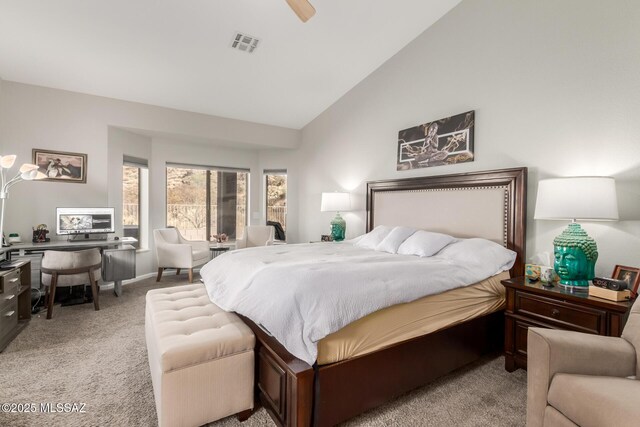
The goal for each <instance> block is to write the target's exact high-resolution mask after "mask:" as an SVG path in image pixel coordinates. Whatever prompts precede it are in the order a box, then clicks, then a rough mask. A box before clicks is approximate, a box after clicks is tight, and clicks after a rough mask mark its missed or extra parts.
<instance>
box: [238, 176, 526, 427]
mask: <svg viewBox="0 0 640 427" xmlns="http://www.w3.org/2000/svg"><path fill="white" fill-rule="evenodd" d="M526 179H527V170H526V168H516V169H503V170H496V171H487V172H473V173H466V174H455V175H443V176H435V177H421V178H410V179H402V180H389V181H375V182H369V183H368V184H367V231H370V230H372V229H373V228H375V227H376V226H377V225H381V224H393V225H405V226H411V227H415V228H420V229H428V230H432V231H437V232H442V233H447V234H451V235H454V236H456V237H463V238H464V237H482V238H485V239H488V240H493V241H495V242H498V243H501V244H503V245H504V246H506V247H507V248H509V249H511V250H513V251H515V252H516V254H517V256H516V260H515V263H514V265H513V268H512V269H511V271H510V274H511V275H512V276H516V275H522V273H523V269H524V263H523V260H524V258H525V253H524V247H525V212H526ZM497 283H499V278H498V279H494V281H493V283H492V285H491V286H492V287H493V289H497V288H500V285H499V284H498V285H497ZM479 286H480V285H479ZM482 286H486V285H482ZM480 289H484V288H480ZM456 291H457V290H456ZM477 292H484V291H483V290H480V291H477ZM445 297H446V296H445ZM445 299H446V298H445ZM452 299H454V298H449V301H448V302H449V303H451V300H452ZM491 304H493V305H492V307H491V308H488V309H486V310H484V311H482V312H479V313H476V314H475V315H473V316H469V315H467V314H463V315H461V317H460V318H458V319H457V320H456V321H454V322H453V323H449V324H448V326H445V327H441V328H436V330H432V331H430V330H429V332H427V333H424V334H421V335H418V336H415V333H409V335H402V334H399V335H398V336H399V337H400V341H398V340H396V342H391V343H389V342H384V341H380V342H378V343H377V345H376V344H375V343H374V345H372V346H371V345H370V344H371V343H370V342H369V343H367V345H369V348H365V349H364V350H363V349H356V351H351V350H350V351H351V352H350V353H349V352H347V353H348V354H346V356H345V355H344V354H343V355H342V356H329V357H327V358H324V356H323V353H322V352H323V350H322V349H323V346H325V347H327V346H328V347H331V344H327V342H329V341H330V340H329V338H335V337H332V336H330V337H327V339H326V340H323V341H324V343H323V342H321V343H320V345H319V346H318V348H319V356H318V363H314V364H313V365H310V364H309V363H306V362H304V361H303V360H301V359H299V358H296V357H294V356H293V355H292V354H291V353H289V352H288V351H287V350H286V349H285V348H284V346H283V345H282V344H280V342H278V341H277V340H276V339H275V338H273V337H272V336H270V334H268V333H267V332H265V330H263V328H261V327H260V326H259V325H257V324H255V323H254V322H252V321H251V320H250V319H248V318H246V317H243V316H241V317H243V320H244V321H245V322H246V323H247V325H249V327H250V328H251V329H252V330H253V332H254V333H255V335H256V355H257V357H256V393H257V395H258V396H259V399H260V401H261V402H262V405H263V406H264V407H265V408H266V410H267V411H268V412H269V414H270V415H271V417H272V418H273V420H274V421H275V422H276V423H277V424H278V425H282V426H310V425H313V426H329V425H335V424H337V423H339V422H341V421H345V420H347V419H349V418H352V417H353V416H355V415H357V414H360V413H362V412H364V411H366V410H368V409H371V408H373V407H376V406H379V405H380V404H382V403H384V402H386V401H388V400H390V399H393V398H394V397H396V396H399V395H400V394H402V393H405V392H407V391H409V390H411V389H413V388H416V387H419V386H421V385H424V384H426V383H428V382H429V381H432V380H434V379H436V378H438V377H440V376H442V375H445V374H447V373H449V372H451V371H453V370H455V369H457V368H459V367H462V366H464V365H466V364H468V363H470V362H473V361H474V360H477V359H478V358H480V357H481V356H482V355H484V354H487V353H490V352H494V351H497V350H499V349H500V348H501V347H502V343H503V334H504V329H503V312H502V305H501V304H499V306H496V305H495V302H491ZM393 309H394V308H393V307H390V310H393ZM374 314H376V315H377V314H378V313H374ZM391 318H392V317H388V318H387V319H386V320H385V319H384V318H383V320H382V321H380V320H379V322H382V323H380V324H383V323H387V322H388V320H389V319H391ZM354 323H355V322H354ZM356 326H357V325H356ZM350 327H352V325H348V326H347V327H345V328H344V330H347V329H348V328H350ZM352 329H353V327H352ZM355 329H356V330H357V327H355ZM344 330H341V331H338V332H337V333H336V334H332V335H338V336H339V335H340V333H343V331H344ZM425 330H428V329H425ZM347 335H348V334H347ZM374 341H375V340H374ZM340 345H341V344H340V341H339V339H338V341H335V342H334V343H333V347H335V348H338V349H340ZM365 347H366V346H365ZM340 351H341V350H338V353H340ZM342 353H345V351H344V350H343V351H342ZM332 357H333V359H332ZM334 360H338V361H334Z"/></svg>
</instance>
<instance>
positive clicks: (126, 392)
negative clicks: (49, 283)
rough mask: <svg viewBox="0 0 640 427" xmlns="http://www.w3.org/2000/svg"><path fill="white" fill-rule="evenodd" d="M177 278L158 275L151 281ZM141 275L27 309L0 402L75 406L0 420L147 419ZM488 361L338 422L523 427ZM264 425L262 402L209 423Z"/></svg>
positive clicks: (519, 400) (8, 358) (150, 417)
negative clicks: (246, 414) (77, 407)
mask: <svg viewBox="0 0 640 427" xmlns="http://www.w3.org/2000/svg"><path fill="white" fill-rule="evenodd" d="M178 284H186V277H185V275H182V276H179V277H176V276H172V275H168V276H167V277H166V279H165V278H163V280H162V283H161V285H160V286H175V285H178ZM155 287H157V284H156V283H155V281H154V280H153V279H147V280H144V281H140V282H137V283H134V284H131V285H127V286H125V287H124V295H123V296H122V297H120V298H116V297H115V296H114V295H113V293H112V292H111V291H108V290H106V289H105V290H103V291H102V292H101V294H100V308H101V310H100V311H98V312H96V311H94V310H93V305H91V304H83V305H76V306H71V307H60V306H55V307H54V313H53V319H52V320H48V321H47V320H45V312H44V311H43V312H41V313H40V314H39V315H36V316H34V318H33V319H32V321H31V323H30V324H29V326H27V328H25V330H24V331H23V332H22V333H21V334H20V335H19V336H18V337H17V338H16V339H15V340H14V341H13V342H12V343H11V344H10V345H9V347H7V349H6V350H5V351H4V352H3V353H0V403H5V402H14V403H35V404H37V407H38V409H39V407H40V403H47V402H49V403H54V404H55V403H78V404H85V407H84V411H85V412H84V413H35V414H16V413H0V426H12V427H14V426H15V427H19V426H65V427H73V426H154V425H157V419H156V414H155V406H154V402H153V391H152V388H151V378H150V375H149V367H148V365H147V354H146V348H145V342H144V295H145V293H146V291H148V290H149V289H152V288H155ZM503 366H504V359H503V358H502V357H498V358H488V359H485V360H483V361H481V362H478V363H475V364H473V365H471V366H469V367H467V368H464V369H462V370H459V371H457V372H455V373H453V374H451V375H449V376H447V377H444V378H442V379H440V380H438V381H436V382H434V383H432V384H430V385H428V386H426V387H423V388H421V389H419V390H416V391H413V392H411V393H409V394H407V395H405V396H402V397H401V398H399V399H397V400H395V401H393V402H390V403H388V404H386V405H384V406H382V407H380V408H377V409H375V410H373V411H370V412H367V413H365V414H363V415H361V416H359V417H357V418H355V419H353V420H351V421H349V422H348V423H346V425H348V426H405V425H406V426H519V425H520V426H521V425H524V424H525V410H526V373H525V372H524V371H517V372H514V373H512V374H509V373H507V372H506V371H505V370H504V367H503ZM232 425H242V426H244V427H254V426H271V425H273V423H272V421H271V419H270V418H269V416H268V415H267V413H266V412H265V410H264V409H259V410H258V411H257V412H256V413H255V414H253V415H252V417H251V418H250V419H249V420H248V421H246V422H245V423H242V424H240V423H239V422H238V421H237V420H236V418H234V417H229V418H227V419H224V420H221V421H219V422H217V423H213V424H212V426H216V427H217V426H232Z"/></svg>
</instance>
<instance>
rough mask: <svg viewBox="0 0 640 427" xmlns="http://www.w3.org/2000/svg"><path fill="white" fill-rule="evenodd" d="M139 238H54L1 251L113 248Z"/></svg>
mask: <svg viewBox="0 0 640 427" xmlns="http://www.w3.org/2000/svg"><path fill="white" fill-rule="evenodd" d="M136 242H137V240H136V239H134V238H133V237H123V238H121V239H119V240H115V239H107V240H74V241H69V240H52V241H51V242H44V243H14V244H13V245H11V246H7V247H4V248H2V249H0V253H5V252H6V253H8V254H9V256H11V255H12V254H13V253H14V252H18V255H26V254H27V253H34V252H43V251H50V250H61V251H68V250H75V249H89V248H100V249H105V248H113V247H118V246H121V245H132V244H134V243H136Z"/></svg>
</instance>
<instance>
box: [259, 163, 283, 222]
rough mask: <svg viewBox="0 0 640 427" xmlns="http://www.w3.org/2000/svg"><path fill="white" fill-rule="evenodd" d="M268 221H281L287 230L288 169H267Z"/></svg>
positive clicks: (265, 174) (265, 173)
mask: <svg viewBox="0 0 640 427" xmlns="http://www.w3.org/2000/svg"><path fill="white" fill-rule="evenodd" d="M264 176H265V184H266V185H265V188H266V197H265V199H266V201H267V221H273V222H279V223H280V224H281V225H282V229H283V230H285V231H286V230H287V171H286V170H285V171H280V170H278V171H265V172H264Z"/></svg>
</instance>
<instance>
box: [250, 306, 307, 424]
mask: <svg viewBox="0 0 640 427" xmlns="http://www.w3.org/2000/svg"><path fill="white" fill-rule="evenodd" d="M240 317H241V318H242V320H243V321H244V322H245V323H246V324H247V325H248V326H249V327H250V328H251V330H252V331H253V333H254V334H255V335H256V348H255V354H256V370H255V372H256V390H255V392H256V397H257V398H258V399H260V402H261V403H262V406H264V408H265V409H266V410H267V411H268V412H269V414H270V415H271V418H272V419H273V420H274V421H275V422H276V423H277V424H279V425H281V426H287V427H289V426H291V427H294V426H295V427H307V426H310V425H311V423H312V410H313V381H314V371H313V368H312V367H311V366H309V365H308V364H307V363H305V362H303V361H302V360H300V359H297V358H295V357H293V356H292V355H291V354H290V353H289V352H288V351H287V350H286V349H285V348H284V347H283V346H282V344H280V343H279V342H278V341H276V339H275V338H273V337H272V336H270V335H268V334H267V333H265V332H264V331H263V330H262V329H261V328H260V327H258V326H257V325H256V324H255V323H253V322H252V321H251V320H249V319H248V318H246V317H244V316H240Z"/></svg>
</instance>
